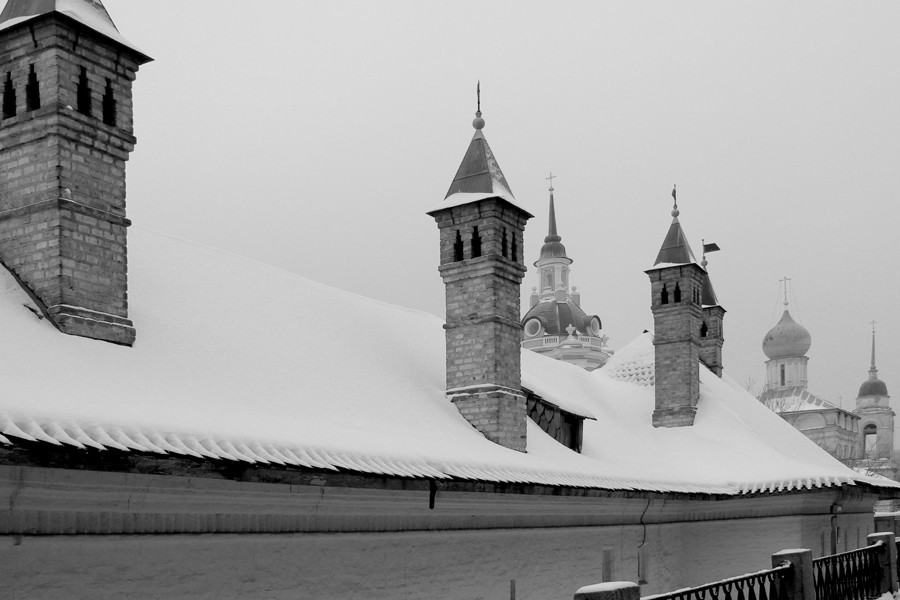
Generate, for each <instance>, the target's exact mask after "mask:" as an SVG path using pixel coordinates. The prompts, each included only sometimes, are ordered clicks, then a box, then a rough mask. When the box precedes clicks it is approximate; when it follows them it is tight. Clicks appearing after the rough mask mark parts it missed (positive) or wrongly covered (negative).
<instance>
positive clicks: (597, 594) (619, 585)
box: [575, 581, 641, 600]
mask: <svg viewBox="0 0 900 600" xmlns="http://www.w3.org/2000/svg"><path fill="white" fill-rule="evenodd" d="M575 600H641V586H639V585H638V584H636V583H631V582H630V581H610V582H608V583H598V584H596V585H586V586H584V587H583V588H581V589H579V590H578V591H577V592H575Z"/></svg>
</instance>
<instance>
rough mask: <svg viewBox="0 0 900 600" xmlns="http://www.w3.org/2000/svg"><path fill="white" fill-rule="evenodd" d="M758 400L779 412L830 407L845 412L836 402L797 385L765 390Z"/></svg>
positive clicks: (826, 408) (827, 408) (828, 408)
mask: <svg viewBox="0 0 900 600" xmlns="http://www.w3.org/2000/svg"><path fill="white" fill-rule="evenodd" d="M759 401H760V402H762V403H763V404H765V405H766V406H768V407H769V408H770V409H772V410H773V411H775V412H777V413H779V414H781V413H786V412H805V411H813V410H832V409H833V410H840V411H842V412H847V411H845V410H844V409H842V408H841V407H839V406H837V405H836V404H833V403H831V402H829V401H828V400H825V399H824V398H821V397H819V396H816V395H815V394H812V393H810V392H809V391H807V390H805V389H803V388H802V387H799V386H795V387H788V388H783V389H780V390H766V391H765V392H763V393H762V394H761V395H760V396H759Z"/></svg>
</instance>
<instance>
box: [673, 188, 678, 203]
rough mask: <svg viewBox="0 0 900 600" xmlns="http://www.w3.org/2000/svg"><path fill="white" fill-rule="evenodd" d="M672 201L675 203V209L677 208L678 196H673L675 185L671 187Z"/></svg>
mask: <svg viewBox="0 0 900 600" xmlns="http://www.w3.org/2000/svg"><path fill="white" fill-rule="evenodd" d="M672 200H674V201H675V208H678V196H677V195H676V194H675V185H674V184H673V185H672Z"/></svg>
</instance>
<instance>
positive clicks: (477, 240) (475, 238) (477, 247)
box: [472, 227, 481, 258]
mask: <svg viewBox="0 0 900 600" xmlns="http://www.w3.org/2000/svg"><path fill="white" fill-rule="evenodd" d="M479 256H481V235H479V233H478V228H477V227H473V228H472V258H478V257H479Z"/></svg>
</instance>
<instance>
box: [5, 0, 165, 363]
mask: <svg viewBox="0 0 900 600" xmlns="http://www.w3.org/2000/svg"><path fill="white" fill-rule="evenodd" d="M150 60H151V59H150V58H149V57H148V56H147V55H145V54H144V53H143V52H141V51H140V50H138V49H137V48H135V47H134V46H133V45H131V44H130V43H129V42H128V41H127V40H126V39H125V38H123V37H122V36H121V34H119V31H118V30H117V29H116V26H115V25H114V24H113V22H112V19H110V17H109V14H108V13H107V12H106V9H105V8H104V7H103V4H102V3H101V2H100V0H65V1H64V0H9V2H8V3H7V5H6V7H5V8H4V9H3V12H2V13H0V78H2V84H3V110H2V121H0V261H2V263H3V265H5V266H6V267H7V268H8V269H10V270H11V271H12V272H13V273H14V275H15V276H16V277H17V278H18V279H19V281H20V282H21V283H23V284H24V285H25V286H26V287H27V288H28V290H29V291H30V292H31V293H32V294H33V296H34V297H35V299H36V300H37V301H38V303H39V304H41V305H42V309H43V310H44V311H45V313H46V314H47V315H48V316H49V317H50V319H52V321H53V322H54V323H55V324H56V326H57V327H58V328H59V329H60V330H61V331H62V332H64V333H67V334H71V335H78V336H83V337H89V338H93V339H97V340H103V341H107V342H113V343H117V344H124V345H128V346H130V345H131V344H132V343H133V342H134V339H135V330H134V327H133V324H132V322H131V321H130V320H129V319H128V279H127V274H128V268H127V264H128V263H127V253H126V229H127V227H128V226H129V225H131V221H129V220H128V219H127V218H126V217H125V162H126V161H127V160H128V157H129V154H130V153H131V151H132V150H134V145H135V143H136V142H137V139H136V138H135V137H134V135H133V132H134V127H133V115H132V107H133V105H132V95H131V86H132V82H133V81H134V79H135V73H136V72H137V70H138V67H139V66H140V65H142V64H144V63H146V62H148V61H150Z"/></svg>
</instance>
